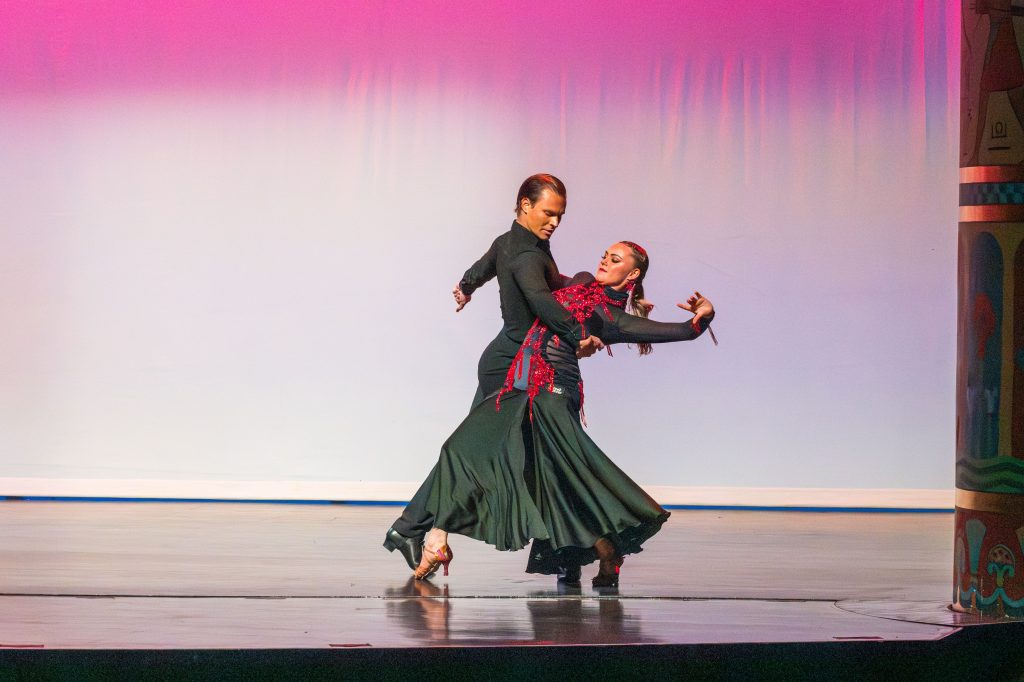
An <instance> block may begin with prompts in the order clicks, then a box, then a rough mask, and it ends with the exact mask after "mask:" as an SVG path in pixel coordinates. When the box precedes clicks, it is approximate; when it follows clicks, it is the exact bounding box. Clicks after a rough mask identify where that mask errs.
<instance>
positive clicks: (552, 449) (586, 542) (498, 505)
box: [415, 242, 714, 587]
mask: <svg viewBox="0 0 1024 682" xmlns="http://www.w3.org/2000/svg"><path fill="white" fill-rule="evenodd" d="M649 264H650V260H649V258H648V256H647V252H646V251H645V250H644V249H643V248H641V247H640V246H638V245H636V244H634V243H633V242H619V243H617V244H614V245H612V246H611V247H609V249H608V250H607V251H606V252H605V254H604V256H603V257H602V259H601V263H600V265H599V267H598V269H597V272H596V273H595V274H594V275H590V274H589V273H580V274H579V275H577V276H576V277H575V278H573V280H572V281H571V285H570V286H568V287H566V288H564V289H560V290H559V291H557V292H555V298H556V299H557V300H558V301H559V303H561V304H562V305H563V306H564V307H565V308H566V309H567V310H568V311H569V312H570V313H571V314H572V316H573V317H574V318H575V320H576V321H577V322H579V323H580V324H581V325H582V326H583V328H584V330H585V333H589V334H595V335H597V336H600V337H601V339H602V340H603V341H604V342H605V343H606V344H613V343H635V344H637V346H638V348H639V351H640V354H641V355H644V354H647V353H649V352H651V344H652V343H662V342H668V341H684V340H690V339H694V338H696V337H697V336H699V335H700V334H701V333H702V332H703V331H704V330H705V329H706V328H707V326H708V324H709V323H710V321H711V319H712V318H713V317H714V308H713V307H712V306H711V303H710V302H709V301H708V300H707V299H705V298H704V297H702V296H701V295H700V294H699V292H695V293H694V295H693V296H691V297H690V298H689V299H688V300H687V302H686V303H682V304H678V305H679V307H680V308H683V309H684V310H688V311H691V312H693V313H694V318H693V319H692V320H691V321H689V322H684V323H664V322H655V321H653V320H648V319H644V318H645V317H646V314H647V312H648V311H649V309H648V308H647V307H645V306H643V305H642V304H640V303H638V302H639V301H640V300H641V299H642V298H643V280H644V277H645V276H646V274H647V269H648V267H649ZM627 304H628V305H629V307H630V309H631V311H632V313H633V314H628V313H626V311H625V308H626V306H627ZM492 398H493V399H492V400H487V401H485V402H483V403H481V404H479V405H477V406H476V407H474V409H473V410H472V411H471V412H470V414H469V416H468V417H466V419H465V420H464V421H463V422H462V424H461V425H460V426H459V427H458V429H456V431H455V433H453V434H452V436H451V437H450V438H449V439H448V441H447V442H446V443H445V444H444V446H443V447H442V449H441V456H440V459H439V461H438V464H437V467H436V468H435V470H434V472H433V473H432V476H433V482H432V484H431V485H430V489H429V493H428V495H427V499H426V508H427V509H428V510H429V511H430V512H431V513H432V514H433V516H434V519H435V521H434V528H433V529H432V530H431V531H430V533H429V534H428V535H427V538H426V542H425V545H424V551H423V558H422V560H421V562H420V565H419V567H418V568H417V569H416V573H415V575H416V577H417V578H424V577H426V576H427V575H429V574H430V573H432V572H433V571H435V570H437V567H438V566H439V565H443V566H444V569H445V574H446V575H447V573H448V564H449V563H450V562H451V560H452V556H453V555H452V552H451V549H450V548H449V547H448V545H447V535H448V533H449V532H451V533H457V534H461V535H467V536H469V537H472V538H475V539H478V540H483V541H485V542H487V543H489V544H491V545H494V546H495V547H496V548H497V549H501V550H516V549H521V548H522V547H525V546H526V544H527V542H529V541H530V540H531V539H533V540H534V545H533V547H532V549H531V551H530V559H529V562H528V565H527V571H528V572H530V573H545V574H555V573H560V572H564V573H565V574H567V576H568V580H567V582H571V581H576V580H579V567H580V566H583V565H585V564H588V563H591V562H593V561H594V560H595V559H599V560H600V569H599V572H598V574H597V576H596V577H595V578H594V580H593V583H594V585H595V586H596V587H602V586H616V585H618V575H619V566H621V564H622V560H623V556H624V555H626V554H630V553H635V552H639V551H640V550H641V545H642V544H643V542H644V541H645V540H647V539H648V538H650V537H651V536H652V535H654V534H655V533H657V532H658V530H659V529H660V528H661V525H662V524H663V523H664V522H665V520H666V519H667V518H668V516H669V513H668V512H667V511H665V510H664V509H662V508H661V507H660V506H659V505H658V504H657V503H656V502H655V501H654V500H653V499H652V498H651V497H650V496H649V495H648V494H647V493H645V492H644V491H643V489H641V488H640V487H639V486H638V485H637V484H636V483H634V482H633V481H632V480H631V479H630V478H629V477H628V476H626V475H625V474H624V473H623V472H622V471H621V470H620V469H619V468H618V467H617V466H615V464H614V463H613V462H612V461H611V460H610V459H608V457H607V456H606V455H605V454H604V453H603V452H601V450H600V449H599V448H598V447H597V446H596V445H595V444H594V442H593V441H592V440H591V439H590V437H589V436H588V435H587V434H586V433H585V432H584V431H583V429H582V427H581V425H580V418H581V416H582V409H583V383H582V380H581V378H580V371H579V364H578V362H577V360H576V353H575V350H574V349H573V348H572V347H570V346H569V345H568V344H566V343H564V342H563V341H561V340H560V339H559V337H558V336H557V335H555V334H553V333H552V332H551V331H550V330H549V329H548V328H547V327H546V326H545V325H544V324H542V323H541V322H540V321H539V320H538V321H537V322H535V323H534V325H533V327H532V328H531V329H530V330H529V332H528V333H527V335H526V338H525V340H524V341H523V344H522V345H521V347H520V350H519V353H518V355H517V356H516V358H515V361H514V362H513V364H512V367H510V368H509V370H508V374H507V377H506V380H505V385H504V387H503V388H501V389H500V391H498V392H497V393H496V394H494V395H493V396H492Z"/></svg>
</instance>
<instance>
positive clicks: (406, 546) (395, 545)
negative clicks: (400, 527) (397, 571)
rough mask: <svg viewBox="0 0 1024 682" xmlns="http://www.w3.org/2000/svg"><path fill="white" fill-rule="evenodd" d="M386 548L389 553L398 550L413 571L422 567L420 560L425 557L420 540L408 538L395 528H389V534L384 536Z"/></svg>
mask: <svg viewBox="0 0 1024 682" xmlns="http://www.w3.org/2000/svg"><path fill="white" fill-rule="evenodd" d="M384 546H385V547H386V548H387V550H388V551H389V552H394V551H395V550H396V549H397V550H398V551H399V552H400V553H401V554H402V556H403V557H405V563H407V564H409V568H411V569H412V570H414V571H415V570H416V567H417V566H419V565H420V558H422V556H423V541H422V540H421V539H420V538H407V537H405V536H404V535H402V534H401V533H399V532H398V531H397V530H395V529H394V528H388V534H387V535H385V536H384Z"/></svg>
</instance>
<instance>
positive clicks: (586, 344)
mask: <svg viewBox="0 0 1024 682" xmlns="http://www.w3.org/2000/svg"><path fill="white" fill-rule="evenodd" d="M602 348H604V341H602V340H601V339H599V338H597V337H596V336H593V335H591V336H588V337H587V338H585V339H583V340H582V341H580V347H579V348H577V349H576V357H577V358H580V359H581V360H582V359H583V358H589V357H590V356H591V355H593V354H594V353H596V352H597V351H599V350H601V349H602Z"/></svg>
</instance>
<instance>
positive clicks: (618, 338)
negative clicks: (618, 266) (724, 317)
mask: <svg viewBox="0 0 1024 682" xmlns="http://www.w3.org/2000/svg"><path fill="white" fill-rule="evenodd" d="M680 307H682V306H681V305H680ZM608 312H609V313H611V316H612V317H611V319H610V320H608V321H607V322H606V323H605V325H604V329H603V330H602V333H601V340H602V341H604V342H605V343H606V344H612V343H670V342H672V341H691V340H693V339H695V338H697V337H698V336H700V335H701V334H703V333H704V330H706V329H707V328H708V325H709V324H711V320H713V319H714V317H715V313H714V311H712V312H711V313H710V314H709V315H705V316H702V317H701V319H700V320H698V321H697V326H696V327H695V326H694V325H693V320H687V321H686V322H658V321H656V320H649V319H647V318H645V317H637V316H636V315H630V314H629V313H627V312H626V311H625V310H621V309H619V308H609V309H608Z"/></svg>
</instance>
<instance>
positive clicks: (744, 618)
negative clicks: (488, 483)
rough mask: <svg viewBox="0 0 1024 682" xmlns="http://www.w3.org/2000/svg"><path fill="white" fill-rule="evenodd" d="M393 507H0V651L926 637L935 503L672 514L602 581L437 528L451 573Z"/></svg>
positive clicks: (944, 562) (939, 523) (941, 557)
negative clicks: (569, 585) (851, 510)
mask: <svg viewBox="0 0 1024 682" xmlns="http://www.w3.org/2000/svg"><path fill="white" fill-rule="evenodd" d="M398 512H399V508H397V507H366V506H352V505H284V504H225V503H207V504H202V503H121V502H114V503H96V502H86V503H76V502H35V501H23V502H19V501H6V502H0V580H2V584H0V647H3V648H46V649H53V648H57V649H61V648H70V649H136V648H138V649H203V648H209V649H222V648H228V649H234V648H263V649H277V648H288V649H295V648H330V647H335V648H337V647H385V648H387V647H423V646H430V647H446V646H507V645H510V644H515V645H524V644H534V645H544V644H548V645H569V644H701V643H738V642H745V643H758V642H836V641H851V640H883V641H889V640H919V641H922V640H937V639H941V638H943V637H945V636H947V635H949V634H951V633H953V632H956V631H957V629H958V627H957V626H958V623H957V621H956V616H955V614H952V613H951V612H949V611H948V610H947V609H946V608H945V606H944V604H945V603H946V602H948V600H949V598H950V592H951V571H952V559H951V557H952V539H953V538H952V535H953V533H952V524H953V517H952V515H951V514H906V513H903V514H847V513H805V512H799V513H795V512H745V511H704V510H701V511H690V510H680V511H675V512H673V515H672V518H671V519H670V520H669V522H668V523H667V524H666V525H665V527H664V529H663V530H662V532H661V533H660V534H659V535H658V536H656V537H655V538H653V539H652V540H651V541H650V542H649V543H648V545H647V549H646V550H645V551H644V552H643V553H641V554H638V555H635V556H631V557H629V558H628V559H627V562H626V564H625V566H624V567H623V574H622V585H621V586H620V588H619V589H618V590H614V591H610V590H604V591H597V590H594V589H593V588H591V587H590V586H589V584H588V582H589V577H590V576H591V575H592V574H593V573H594V572H595V571H596V564H594V565H593V566H591V567H588V568H587V569H585V571H584V586H583V588H577V589H575V590H574V589H565V588H563V589H561V590H560V589H559V588H558V586H557V584H556V581H555V580H554V578H552V577H547V576H532V575H527V574H525V573H523V572H522V571H523V568H524V566H525V563H526V552H525V551H522V552H514V553H503V552H496V551H494V550H492V549H490V548H489V547H488V546H486V545H484V544H482V543H479V542H475V541H471V540H467V539H465V538H461V537H456V536H453V538H452V547H453V549H454V551H455V560H454V561H453V562H452V565H451V569H452V570H451V575H450V576H449V577H447V578H445V577H442V576H439V575H438V576H435V577H433V578H432V579H431V580H430V581H429V582H416V581H412V580H410V579H409V571H408V569H407V567H406V565H405V563H404V562H403V560H402V559H401V558H400V556H399V555H398V553H394V554H391V553H388V552H387V551H386V550H385V549H383V548H382V547H381V541H382V539H383V535H384V531H385V530H387V527H388V526H389V525H390V522H391V520H392V519H393V518H394V517H395V516H396V515H397V514H398Z"/></svg>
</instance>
